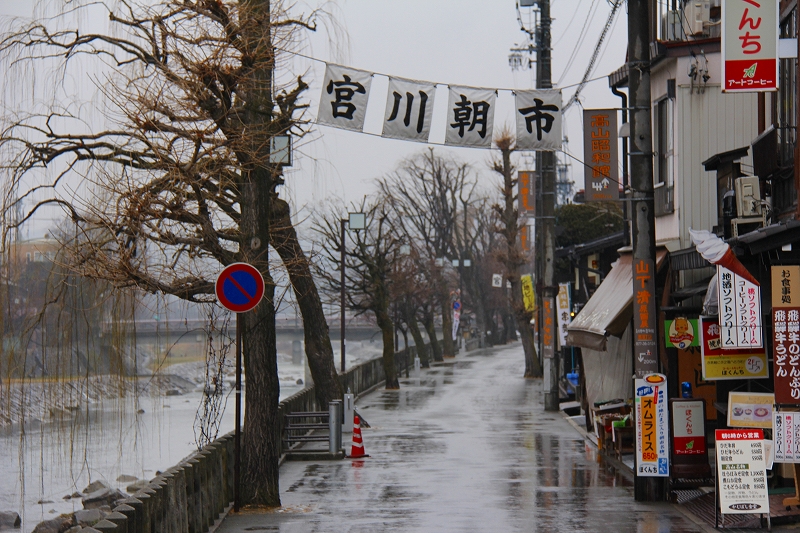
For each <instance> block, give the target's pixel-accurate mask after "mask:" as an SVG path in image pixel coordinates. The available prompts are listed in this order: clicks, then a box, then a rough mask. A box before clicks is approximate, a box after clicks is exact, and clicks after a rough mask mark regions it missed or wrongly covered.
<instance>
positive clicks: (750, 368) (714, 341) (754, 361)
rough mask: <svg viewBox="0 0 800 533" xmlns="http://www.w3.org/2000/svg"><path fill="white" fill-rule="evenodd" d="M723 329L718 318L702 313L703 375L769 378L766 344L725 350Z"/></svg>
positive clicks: (708, 376) (707, 376) (706, 377)
mask: <svg viewBox="0 0 800 533" xmlns="http://www.w3.org/2000/svg"><path fill="white" fill-rule="evenodd" d="M720 334H721V329H720V327H719V322H718V321H717V319H716V318H709V317H700V348H701V350H702V354H703V379H708V380H719V379H759V378H768V377H769V371H768V367H767V353H766V351H765V350H764V348H763V347H762V348H744V349H741V350H723V349H722V341H721V338H720Z"/></svg>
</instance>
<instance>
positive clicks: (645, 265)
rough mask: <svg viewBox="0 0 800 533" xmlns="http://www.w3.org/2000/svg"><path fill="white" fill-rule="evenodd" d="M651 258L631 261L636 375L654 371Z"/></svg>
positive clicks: (653, 302) (654, 286) (654, 326)
mask: <svg viewBox="0 0 800 533" xmlns="http://www.w3.org/2000/svg"><path fill="white" fill-rule="evenodd" d="M655 270H656V268H655V262H654V261H653V260H652V259H636V258H634V260H633V349H634V352H633V353H634V357H635V361H634V370H635V372H636V376H637V377H639V378H642V377H644V376H645V375H646V374H652V373H654V372H657V371H658V357H657V353H658V351H657V350H658V346H657V338H656V324H655V322H656V297H655V292H656V280H655Z"/></svg>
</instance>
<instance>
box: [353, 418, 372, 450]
mask: <svg viewBox="0 0 800 533" xmlns="http://www.w3.org/2000/svg"><path fill="white" fill-rule="evenodd" d="M349 457H351V458H353V459H357V458H359V457H369V455H367V454H366V453H364V441H363V440H361V420H360V419H359V418H358V415H355V416H354V417H353V447H352V448H351V449H350V456H349Z"/></svg>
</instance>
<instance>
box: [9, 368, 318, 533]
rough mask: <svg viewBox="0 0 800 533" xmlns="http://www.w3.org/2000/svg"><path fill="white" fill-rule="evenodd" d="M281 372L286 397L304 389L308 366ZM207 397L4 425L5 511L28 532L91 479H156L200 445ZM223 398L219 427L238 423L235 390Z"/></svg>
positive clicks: (101, 407) (104, 406)
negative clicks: (199, 417)
mask: <svg viewBox="0 0 800 533" xmlns="http://www.w3.org/2000/svg"><path fill="white" fill-rule="evenodd" d="M279 375H280V376H281V377H282V380H281V399H284V398H286V397H288V396H290V395H292V394H294V393H296V392H297V391H299V390H301V389H302V387H303V386H302V385H298V384H296V383H295V379H296V378H295V377H296V376H298V375H299V376H300V377H302V376H303V367H302V366H300V365H292V364H289V363H282V364H281V365H280V366H279ZM202 402H203V393H202V392H190V393H188V394H184V395H181V396H155V397H153V396H140V397H138V398H133V397H128V398H115V399H106V400H103V401H102V402H98V403H94V404H90V405H88V406H84V407H82V410H81V412H79V413H77V414H76V415H75V416H73V417H69V418H66V419H62V420H58V421H55V422H48V423H45V424H41V423H34V424H28V425H27V426H26V428H25V431H24V432H23V431H20V429H19V428H13V429H11V428H9V429H5V430H2V431H0V458H2V460H0V511H5V510H8V511H16V512H18V513H19V514H20V515H21V516H22V517H23V528H22V532H23V533H27V532H29V531H32V530H33V528H34V527H35V526H36V524H38V523H39V522H41V521H42V520H48V519H51V518H55V517H56V516H58V515H59V514H61V513H69V512H73V511H75V510H78V509H82V508H83V506H82V502H81V499H80V498H76V499H67V500H65V499H64V496H66V495H70V494H72V493H74V492H80V491H82V490H83V489H84V488H85V487H86V486H87V485H88V484H89V483H90V482H92V481H95V480H102V481H104V482H105V483H106V484H108V485H109V486H111V487H116V488H119V489H120V490H121V491H122V492H123V493H124V492H125V487H126V486H128V485H129V484H130V482H118V481H117V478H118V477H119V476H121V475H127V476H135V477H137V478H139V479H152V478H153V477H155V476H156V475H157V474H156V472H157V471H160V470H166V469H168V468H170V467H171V466H173V465H175V464H176V463H179V462H180V461H181V460H182V459H183V458H185V457H186V456H188V455H190V454H191V453H192V452H194V451H195V450H196V449H197V444H196V439H195V430H194V426H195V418H196V414H197V411H198V407H199V406H200V405H201V404H202ZM223 402H224V403H226V408H225V410H224V412H223V414H222V416H221V418H220V424H219V435H223V434H225V433H227V432H229V431H232V430H233V428H234V423H235V420H234V410H235V395H234V394H233V393H230V394H228V395H227V396H225V397H223ZM142 411H143V412H142Z"/></svg>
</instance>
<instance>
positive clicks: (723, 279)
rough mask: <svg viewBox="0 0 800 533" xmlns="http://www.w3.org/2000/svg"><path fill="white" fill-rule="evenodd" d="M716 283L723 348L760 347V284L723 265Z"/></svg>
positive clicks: (719, 266) (761, 336)
mask: <svg viewBox="0 0 800 533" xmlns="http://www.w3.org/2000/svg"><path fill="white" fill-rule="evenodd" d="M717 285H718V290H719V293H718V294H719V326H720V341H721V343H722V349H723V350H738V349H740V348H761V347H762V346H763V345H764V341H763V332H762V327H761V287H760V286H758V285H757V284H755V283H753V282H752V281H750V280H749V279H747V278H746V277H744V276H741V275H739V274H737V273H736V272H734V271H733V270H730V269H728V268H726V267H724V266H722V265H717Z"/></svg>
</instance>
